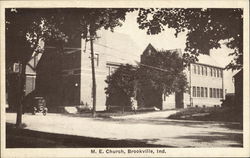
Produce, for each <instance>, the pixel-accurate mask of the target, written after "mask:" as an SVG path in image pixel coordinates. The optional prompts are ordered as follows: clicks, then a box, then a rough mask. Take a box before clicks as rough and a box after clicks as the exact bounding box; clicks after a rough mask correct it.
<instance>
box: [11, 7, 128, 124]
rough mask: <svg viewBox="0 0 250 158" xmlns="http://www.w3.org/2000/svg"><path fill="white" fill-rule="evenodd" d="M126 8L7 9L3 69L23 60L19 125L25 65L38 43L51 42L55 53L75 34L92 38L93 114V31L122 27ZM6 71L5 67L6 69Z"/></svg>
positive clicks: (37, 50) (49, 43)
mask: <svg viewBox="0 0 250 158" xmlns="http://www.w3.org/2000/svg"><path fill="white" fill-rule="evenodd" d="M128 10H129V9H109V8H105V9H104V8H96V9H86V8H84V9H71V8H68V9H62V8H57V9H6V64H7V66H6V68H9V67H10V66H11V65H12V64H13V63H14V62H20V63H22V71H21V72H22V73H21V77H20V82H21V83H20V87H18V89H20V93H19V97H18V99H17V100H18V103H17V104H18V106H17V107H19V108H18V109H19V110H18V111H17V125H18V126H19V125H20V124H21V114H22V112H21V110H22V104H21V100H22V98H23V95H24V84H25V68H26V64H27V62H28V61H29V59H30V57H31V56H32V54H33V53H39V52H42V51H43V48H42V47H40V43H41V42H43V43H45V44H47V45H53V46H55V47H56V48H57V50H58V52H63V46H64V44H65V43H67V42H68V41H69V40H70V39H71V38H74V36H81V37H82V38H85V39H86V40H90V41H91V45H92V46H91V59H92V60H91V61H92V62H91V63H92V77H93V92H94V97H93V115H95V106H96V105H95V102H96V96H95V91H96V90H95V89H96V88H95V84H96V83H95V73H94V60H93V59H94V58H93V56H94V49H93V40H94V39H95V38H96V37H97V36H96V31H97V30H99V29H101V28H105V29H110V30H111V31H113V29H114V27H116V26H121V21H124V20H125V15H126V12H127V11H128ZM6 71H8V70H6Z"/></svg>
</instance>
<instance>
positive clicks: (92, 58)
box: [90, 31, 96, 117]
mask: <svg viewBox="0 0 250 158" xmlns="http://www.w3.org/2000/svg"><path fill="white" fill-rule="evenodd" d="M93 40H94V39H93V34H92V33H91V31H90V49H91V50H90V51H91V53H90V54H91V67H92V94H93V109H92V116H93V117H95V115H96V79H95V62H94V46H93Z"/></svg>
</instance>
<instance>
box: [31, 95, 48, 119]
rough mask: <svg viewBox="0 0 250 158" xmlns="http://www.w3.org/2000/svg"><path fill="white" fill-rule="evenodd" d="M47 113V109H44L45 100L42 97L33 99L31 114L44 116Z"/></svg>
mask: <svg viewBox="0 0 250 158" xmlns="http://www.w3.org/2000/svg"><path fill="white" fill-rule="evenodd" d="M47 112H48V108H47V107H46V100H45V99H44V98H43V97H34V102H33V111H32V114H33V115H35V114H36V113H43V115H44V116H45V115H46V114H47Z"/></svg>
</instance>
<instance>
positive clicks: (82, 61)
mask: <svg viewBox="0 0 250 158" xmlns="http://www.w3.org/2000/svg"><path fill="white" fill-rule="evenodd" d="M98 35H99V36H100V37H101V38H98V39H96V40H95V41H94V62H95V75H96V98H97V99H96V109H97V110H105V109H106V94H105V88H106V87H107V84H106V82H105V80H106V79H107V76H108V75H111V74H112V73H113V72H114V71H115V70H116V69H117V68H118V67H119V66H120V65H121V64H131V65H136V63H137V62H139V61H140V55H141V60H143V56H144V55H145V54H146V53H150V52H153V51H156V52H157V50H156V49H155V48H154V47H153V46H152V45H149V46H148V47H147V48H146V49H145V51H144V52H143V53H141V52H140V51H138V50H139V49H138V47H137V46H136V45H135V43H134V42H133V41H132V40H131V39H130V37H129V36H127V35H125V34H120V33H111V32H108V31H101V32H99V33H98ZM79 41H81V42H79ZM76 43H77V44H75V45H71V46H68V47H65V48H64V49H63V50H61V51H62V52H60V51H58V50H56V49H55V48H53V47H45V52H44V53H43V56H42V58H41V61H40V62H39V65H38V69H37V73H38V75H37V76H38V77H37V79H36V90H37V91H38V92H39V93H40V94H41V95H42V96H44V97H45V98H46V100H47V104H48V106H51V107H53V106H54V107H58V106H64V107H65V106H78V105H87V106H90V107H91V106H92V102H93V96H92V69H91V60H90V43H89V42H86V41H85V40H83V39H81V40H78V42H76ZM169 51H176V52H178V53H179V54H180V56H182V53H181V50H179V49H175V50H169ZM198 58H199V62H197V63H191V64H190V66H189V67H187V68H186V69H185V70H184V72H185V74H186V77H187V81H188V86H189V89H188V92H186V93H178V94H177V93H173V94H171V95H169V96H165V95H163V94H159V96H157V97H155V98H157V100H158V101H159V100H160V102H158V101H157V104H159V105H158V107H160V108H159V109H174V108H186V107H190V106H191V107H196V106H199V107H204V106H207V107H211V106H220V105H221V100H222V99H223V98H224V87H223V69H222V68H221V67H219V66H217V64H216V62H215V61H214V60H213V59H212V58H211V57H210V56H208V55H200V56H199V57H198ZM141 63H143V61H141ZM152 101H153V102H152V103H150V104H152V107H153V106H155V104H156V101H154V98H152ZM140 106H144V104H142V103H141V101H139V100H138V107H140ZM148 106H150V105H148Z"/></svg>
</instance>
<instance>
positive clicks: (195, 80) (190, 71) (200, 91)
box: [141, 44, 225, 109]
mask: <svg viewBox="0 0 250 158" xmlns="http://www.w3.org/2000/svg"><path fill="white" fill-rule="evenodd" d="M169 51H173V52H177V53H179V54H180V55H181V50H180V49H176V50H169ZM152 53H157V50H156V49H155V48H154V47H153V46H152V45H151V44H149V45H148V46H147V48H146V49H145V51H144V52H143V54H142V55H141V62H142V63H143V59H144V58H145V57H146V56H147V55H150V54H152ZM198 59H199V62H197V63H191V64H190V66H188V67H187V68H186V69H185V71H184V72H185V74H186V77H187V81H188V84H189V85H188V86H189V91H188V93H184V94H180V93H178V94H177V93H174V94H172V95H169V96H165V95H162V107H161V109H173V108H185V107H188V106H193V107H204V106H207V107H212V106H220V105H221V103H222V102H221V100H222V99H223V98H224V94H225V92H224V83H223V80H224V79H223V68H222V67H219V66H218V64H216V62H215V60H213V58H211V57H210V56H208V55H202V54H200V55H199V56H198Z"/></svg>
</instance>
